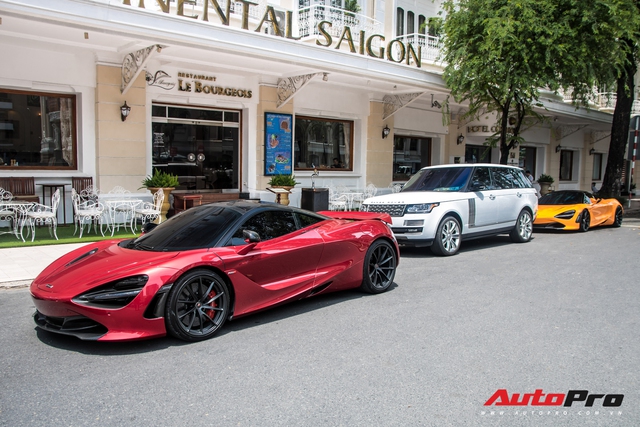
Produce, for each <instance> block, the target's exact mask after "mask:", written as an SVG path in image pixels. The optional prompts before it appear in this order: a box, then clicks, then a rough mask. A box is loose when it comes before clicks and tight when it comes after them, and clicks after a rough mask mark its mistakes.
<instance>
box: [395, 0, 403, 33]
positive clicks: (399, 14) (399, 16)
mask: <svg viewBox="0 0 640 427" xmlns="http://www.w3.org/2000/svg"><path fill="white" fill-rule="evenodd" d="M403 34H404V9H402V8H401V7H399V8H398V9H397V11H396V36H401V35H403Z"/></svg>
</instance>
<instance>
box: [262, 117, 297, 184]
mask: <svg viewBox="0 0 640 427" xmlns="http://www.w3.org/2000/svg"><path fill="white" fill-rule="evenodd" d="M292 121H293V116H292V115H291V114H278V113H265V114H264V134H265V144H264V147H265V149H264V174H265V175H291V174H292V173H293V168H292V165H293V161H292V157H293V145H292V143H291V142H292V141H291V140H292V136H291V133H292V130H291V124H292Z"/></svg>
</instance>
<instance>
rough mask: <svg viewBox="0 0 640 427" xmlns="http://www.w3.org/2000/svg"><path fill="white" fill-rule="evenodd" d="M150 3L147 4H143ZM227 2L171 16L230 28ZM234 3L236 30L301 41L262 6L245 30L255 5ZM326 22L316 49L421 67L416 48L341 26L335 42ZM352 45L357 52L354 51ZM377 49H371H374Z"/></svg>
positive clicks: (163, 3) (208, 2)
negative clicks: (238, 10) (212, 20)
mask: <svg viewBox="0 0 640 427" xmlns="http://www.w3.org/2000/svg"><path fill="white" fill-rule="evenodd" d="M146 1H151V0H146ZM170 1H171V0H155V3H156V4H157V5H158V6H159V7H160V9H161V10H162V12H164V13H171V7H170ZM231 1H232V0H227V1H226V5H225V9H224V10H223V8H222V7H221V6H220V4H219V3H218V1H217V0H203V2H204V4H203V8H202V17H201V18H200V16H199V15H192V14H186V13H185V10H184V6H185V3H186V4H187V5H188V6H191V5H192V4H193V0H177V7H176V8H175V14H176V15H177V16H184V17H187V18H192V19H201V20H202V21H206V22H208V21H209V13H210V12H211V13H213V14H215V15H217V16H218V19H219V20H220V23H221V24H222V25H227V26H228V25H229V24H230V17H231ZM132 2H133V3H134V4H135V3H137V7H138V8H142V9H144V8H145V0H122V4H124V5H126V6H132V4H131V3H132ZM235 3H241V4H242V16H241V19H240V28H241V29H243V30H247V31H254V32H262V28H263V26H267V27H270V28H271V30H272V32H273V34H275V35H276V36H279V37H284V38H287V39H292V40H299V39H300V38H301V37H294V36H293V30H292V28H293V12H292V11H290V10H287V11H286V16H285V18H286V19H285V22H284V24H283V25H278V22H277V19H276V10H275V9H274V8H273V6H266V9H265V11H264V14H263V15H262V18H261V20H260V23H259V24H258V25H257V26H256V27H255V28H253V29H252V28H249V10H250V8H252V7H258V4H257V3H252V2H250V1H248V0H237V1H235ZM332 25H333V24H332V23H331V22H330V21H320V22H319V23H318V25H317V26H316V29H317V30H318V33H319V35H320V38H319V39H318V40H316V45H318V46H322V47H327V48H331V47H333V48H334V49H340V48H341V46H342V45H343V43H344V44H345V46H347V47H348V48H349V51H350V52H351V53H355V54H359V55H366V56H369V57H372V58H379V59H386V60H387V61H391V62H395V63H398V64H400V63H403V62H404V63H406V64H407V65H411V64H412V63H415V65H416V67H418V68H420V67H421V66H422V60H421V58H422V56H421V53H422V52H421V47H420V46H418V47H417V52H416V49H415V48H414V46H413V45H412V44H411V43H404V42H402V41H400V40H391V41H390V42H389V43H387V44H386V46H385V45H384V43H385V37H384V36H383V35H381V34H371V35H367V34H366V32H365V31H363V30H361V31H357V32H356V34H353V32H352V30H351V28H350V27H348V26H345V27H344V28H343V30H342V33H341V34H340V37H339V38H338V39H337V40H334V38H333V37H332V36H331V34H330V33H329V29H330V28H331V27H332ZM356 42H357V43H358V48H357V49H356ZM378 44H379V47H377V48H376V47H374V46H375V45H378Z"/></svg>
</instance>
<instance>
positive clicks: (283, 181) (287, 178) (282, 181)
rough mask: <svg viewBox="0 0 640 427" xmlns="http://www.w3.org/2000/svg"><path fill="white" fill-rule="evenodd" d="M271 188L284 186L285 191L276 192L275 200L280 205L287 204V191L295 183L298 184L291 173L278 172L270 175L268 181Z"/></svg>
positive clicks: (288, 191) (289, 190)
mask: <svg viewBox="0 0 640 427" xmlns="http://www.w3.org/2000/svg"><path fill="white" fill-rule="evenodd" d="M268 184H269V186H270V187H271V188H284V189H285V190H287V192H286V193H276V201H277V202H278V203H280V204H282V205H288V204H289V193H290V192H291V189H292V188H293V187H295V185H296V184H300V183H299V182H297V181H296V177H295V176H293V175H283V174H278V175H274V176H272V177H271V179H270V180H269V182H268Z"/></svg>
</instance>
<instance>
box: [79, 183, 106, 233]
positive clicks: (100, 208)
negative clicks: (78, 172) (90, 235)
mask: <svg viewBox="0 0 640 427" xmlns="http://www.w3.org/2000/svg"><path fill="white" fill-rule="evenodd" d="M71 200H72V202H73V227H74V229H73V235H74V236H75V234H76V233H77V232H78V228H79V229H80V235H79V237H80V238H82V233H83V231H84V226H85V225H87V226H88V227H87V232H88V231H89V230H91V225H93V232H94V233H97V232H98V231H97V226H98V224H100V233H101V234H102V235H103V236H104V231H102V226H103V225H104V224H105V215H106V213H105V211H104V205H103V204H102V203H100V202H96V201H92V200H85V201H82V199H81V197H80V195H79V194H78V193H77V192H76V190H75V188H72V189H71Z"/></svg>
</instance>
